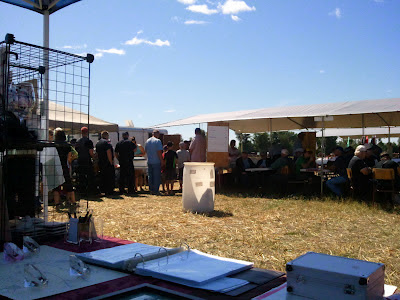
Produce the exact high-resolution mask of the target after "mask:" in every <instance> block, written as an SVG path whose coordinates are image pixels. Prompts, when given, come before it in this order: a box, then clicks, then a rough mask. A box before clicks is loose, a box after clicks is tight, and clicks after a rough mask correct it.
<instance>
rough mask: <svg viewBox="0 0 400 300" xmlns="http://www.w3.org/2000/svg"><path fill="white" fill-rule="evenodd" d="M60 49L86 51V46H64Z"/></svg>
mask: <svg viewBox="0 0 400 300" xmlns="http://www.w3.org/2000/svg"><path fill="white" fill-rule="evenodd" d="M61 48H62V49H74V50H76V49H86V48H87V44H83V45H74V46H71V45H66V46H62V47H61Z"/></svg>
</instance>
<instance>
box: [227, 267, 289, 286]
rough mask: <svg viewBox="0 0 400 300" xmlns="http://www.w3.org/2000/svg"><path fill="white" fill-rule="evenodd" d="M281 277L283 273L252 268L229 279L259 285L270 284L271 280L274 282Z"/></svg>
mask: <svg viewBox="0 0 400 300" xmlns="http://www.w3.org/2000/svg"><path fill="white" fill-rule="evenodd" d="M282 275H285V273H283V272H278V271H270V270H264V269H259V268H252V269H250V270H246V271H243V272H240V273H238V274H235V275H232V276H229V277H232V278H237V279H243V280H247V281H248V282H250V283H255V284H257V285H261V284H265V283H267V282H270V281H271V280H274V279H276V278H279V277H281V276H282Z"/></svg>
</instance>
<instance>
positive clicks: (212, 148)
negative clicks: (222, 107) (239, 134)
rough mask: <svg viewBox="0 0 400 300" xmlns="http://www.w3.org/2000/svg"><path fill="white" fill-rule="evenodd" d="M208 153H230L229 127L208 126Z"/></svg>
mask: <svg viewBox="0 0 400 300" xmlns="http://www.w3.org/2000/svg"><path fill="white" fill-rule="evenodd" d="M207 138H208V152H228V147H229V127H227V126H208V128H207Z"/></svg>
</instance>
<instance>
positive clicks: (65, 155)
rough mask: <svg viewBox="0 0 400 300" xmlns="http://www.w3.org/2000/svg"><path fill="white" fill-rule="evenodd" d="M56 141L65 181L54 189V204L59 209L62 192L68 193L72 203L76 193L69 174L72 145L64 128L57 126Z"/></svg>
mask: <svg viewBox="0 0 400 300" xmlns="http://www.w3.org/2000/svg"><path fill="white" fill-rule="evenodd" d="M54 143H55V145H56V149H57V153H58V156H59V157H60V162H61V167H62V171H63V176H64V183H63V184H62V185H60V186H58V187H56V188H55V189H54V190H53V193H54V204H55V205H56V209H57V210H58V209H59V207H60V194H61V193H66V196H67V199H68V201H69V202H70V203H71V204H73V205H74V204H75V193H74V188H73V186H72V180H71V176H70V174H69V166H68V163H70V162H71V161H72V159H71V145H70V144H69V143H67V142H66V136H65V132H64V130H62V129H61V128H56V129H55V131H54Z"/></svg>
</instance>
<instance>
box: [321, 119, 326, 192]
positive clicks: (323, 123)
mask: <svg viewBox="0 0 400 300" xmlns="http://www.w3.org/2000/svg"><path fill="white" fill-rule="evenodd" d="M324 131H325V117H322V140H321V149H322V160H321V175H320V176H321V197H322V195H323V194H324V180H323V179H324V177H323V176H324V174H323V173H322V170H323V169H324V158H325V136H324Z"/></svg>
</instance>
